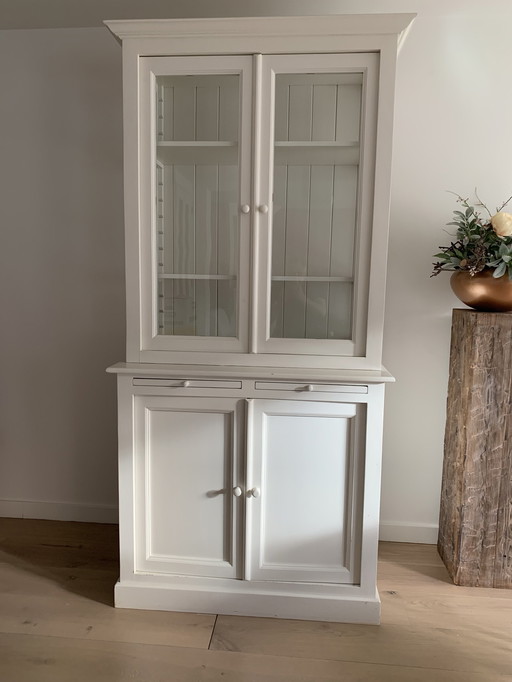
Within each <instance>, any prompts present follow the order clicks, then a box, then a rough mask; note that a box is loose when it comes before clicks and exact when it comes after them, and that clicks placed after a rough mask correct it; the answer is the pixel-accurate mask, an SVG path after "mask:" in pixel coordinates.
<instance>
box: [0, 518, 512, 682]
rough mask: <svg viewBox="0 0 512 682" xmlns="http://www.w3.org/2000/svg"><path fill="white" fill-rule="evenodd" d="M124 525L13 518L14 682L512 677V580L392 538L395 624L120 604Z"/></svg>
mask: <svg viewBox="0 0 512 682" xmlns="http://www.w3.org/2000/svg"><path fill="white" fill-rule="evenodd" d="M116 547H117V528H116V527H115V526H104V525H96V524H79V523H60V522H53V521H29V520H19V519H0V681H1V682H85V681H87V682H217V681H218V682H221V681H222V682H285V681H290V682H291V681H293V682H328V681H329V682H331V681H332V682H334V681H337V682H338V681H339V682H388V681H389V682H391V681H392V682H427V681H428V682H506V681H507V682H512V590H492V589H481V588H464V587H456V586H454V585H452V584H451V583H450V581H449V579H448V576H447V573H446V570H445V568H444V566H443V564H442V563H441V561H440V559H439V557H438V556H437V553H436V549H435V547H434V546H432V545H406V544H395V543H383V544H382V545H381V558H380V564H379V588H380V594H381V598H382V605H383V617H382V625H380V626H364V625H343V624H333V623H316V622H307V621H291V620H287V621H285V620H274V619H265V618H262V619H260V618H243V617H232V616H210V615H196V614H184V613H164V612H151V611H133V610H121V609H114V608H112V588H113V584H114V582H115V580H116V577H117V570H118V569H117V550H116Z"/></svg>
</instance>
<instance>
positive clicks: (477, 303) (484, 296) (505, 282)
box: [450, 270, 512, 313]
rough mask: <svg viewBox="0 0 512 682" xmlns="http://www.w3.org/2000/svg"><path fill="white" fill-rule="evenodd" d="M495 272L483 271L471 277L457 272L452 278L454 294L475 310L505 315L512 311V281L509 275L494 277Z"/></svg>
mask: <svg viewBox="0 0 512 682" xmlns="http://www.w3.org/2000/svg"><path fill="white" fill-rule="evenodd" d="M492 273H493V270H482V272H478V273H477V274H476V275H473V276H471V275H470V274H469V272H467V271H466V270H457V271H455V272H454V273H453V275H452V276H451V278H450V284H451V287H452V289H453V293H454V294H455V296H457V298H458V299H460V300H461V301H462V302H463V303H465V304H466V305H468V306H469V307H470V308H474V309H475V310H485V311H488V312H497V313H505V312H508V311H511V310H512V281H511V280H510V279H509V277H508V275H507V274H505V275H503V276H502V277H493V276H492Z"/></svg>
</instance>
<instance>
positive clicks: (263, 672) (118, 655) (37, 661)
mask: <svg viewBox="0 0 512 682" xmlns="http://www.w3.org/2000/svg"><path fill="white" fill-rule="evenodd" d="M0 674H1V675H2V678H1V679H5V680H13V681H14V680H16V682H56V681H57V680H66V681H68V680H73V682H91V680H94V682H133V681H137V682H286V681H293V682H433V681H434V680H435V682H491V680H492V681H494V682H512V677H510V676H498V677H496V676H493V677H489V676H488V675H486V674H484V675H482V674H479V673H467V672H464V673H459V672H449V671H445V670H435V671H433V670H432V669H429V670H425V669H422V668H417V667H407V666H389V665H373V664H369V663H354V662H350V661H349V662H347V661H322V660H318V659H308V658H302V659H297V658H290V657H287V656H263V655H256V654H243V653H232V652H225V651H207V650H192V649H180V648H174V647H162V646H160V647H159V646H149V645H127V644H124V643H119V642H98V641H96V642H91V641H85V640H69V639H65V638H58V637H36V636H32V637H28V636H26V635H0Z"/></svg>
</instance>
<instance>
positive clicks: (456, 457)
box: [438, 310, 512, 588]
mask: <svg viewBox="0 0 512 682" xmlns="http://www.w3.org/2000/svg"><path fill="white" fill-rule="evenodd" d="M511 394H512V314H511V313H484V312H476V311H473V310H454V311H453V318H452V340H451V350H450V377H449V384H448V404H447V415H446V432H445V443H444V465H443V484H442V492H441V511H440V518H439V539H438V550H439V554H440V555H441V558H442V559H443V561H444V563H445V565H446V567H447V569H448V572H449V573H450V576H451V578H452V580H453V582H454V583H455V584H456V585H468V586H480V587H509V588H512V412H511Z"/></svg>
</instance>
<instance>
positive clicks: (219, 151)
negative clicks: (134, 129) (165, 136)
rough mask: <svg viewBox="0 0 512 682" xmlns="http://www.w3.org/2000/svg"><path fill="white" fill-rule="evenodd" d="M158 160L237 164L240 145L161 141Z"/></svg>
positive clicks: (208, 141) (211, 142)
mask: <svg viewBox="0 0 512 682" xmlns="http://www.w3.org/2000/svg"><path fill="white" fill-rule="evenodd" d="M156 147H157V149H156V152H157V160H158V161H160V163H163V164H164V165H169V164H174V165H177V164H184V165H189V164H221V165H229V164H236V162H237V158H238V144H237V143H236V142H233V141H225V140H222V141H216V140H212V141H210V140H199V141H195V140H186V141H183V142H182V141H159V142H157V145H156Z"/></svg>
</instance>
